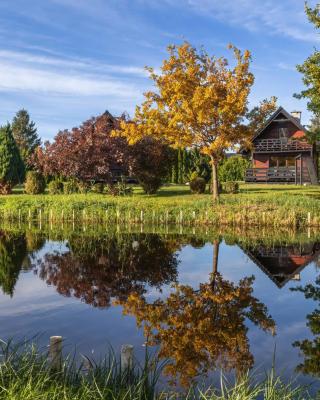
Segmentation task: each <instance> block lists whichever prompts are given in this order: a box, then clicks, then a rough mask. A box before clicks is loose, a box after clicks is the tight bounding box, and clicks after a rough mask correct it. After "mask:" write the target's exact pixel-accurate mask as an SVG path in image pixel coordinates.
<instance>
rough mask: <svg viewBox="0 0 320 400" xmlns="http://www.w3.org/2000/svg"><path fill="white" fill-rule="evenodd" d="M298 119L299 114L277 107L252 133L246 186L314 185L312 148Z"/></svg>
mask: <svg viewBox="0 0 320 400" xmlns="http://www.w3.org/2000/svg"><path fill="white" fill-rule="evenodd" d="M300 119H301V113H300V112H292V114H289V113H288V112H287V111H286V110H285V109H284V108H282V107H280V108H279V109H278V110H277V111H276V112H275V113H274V114H273V115H272V116H271V118H270V119H269V120H268V121H267V123H266V124H265V125H264V127H263V128H262V129H261V130H260V131H258V132H257V133H256V135H255V136H254V138H253V140H252V153H251V155H252V168H249V169H248V170H247V171H246V176H245V181H246V182H255V183H267V182H270V183H276V182H278V183H296V184H303V183H311V184H314V185H315V184H317V183H318V175H317V161H316V160H317V157H316V152H315V146H313V145H311V144H310V143H308V141H307V140H306V129H305V128H304V126H302V125H301V121H300Z"/></svg>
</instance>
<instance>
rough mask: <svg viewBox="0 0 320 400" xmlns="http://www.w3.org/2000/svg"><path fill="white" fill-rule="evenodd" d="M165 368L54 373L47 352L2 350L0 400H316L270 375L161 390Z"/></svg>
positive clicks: (109, 364) (102, 367)
mask: <svg viewBox="0 0 320 400" xmlns="http://www.w3.org/2000/svg"><path fill="white" fill-rule="evenodd" d="M160 374H161V367H157V366H156V364H155V361H154V360H149V361H147V362H146V364H145V365H144V366H142V367H141V366H140V367H138V366H133V368H132V369H131V370H126V371H121V367H120V363H119V362H117V360H116V358H115V357H114V355H113V354H111V356H110V355H108V356H107V357H106V358H105V359H104V360H103V361H101V362H100V363H99V364H96V363H93V362H90V360H88V359H87V361H86V363H82V364H76V363H75V361H74V358H72V357H71V358H69V359H67V360H66V361H64V363H63V365H62V367H61V370H59V371H57V370H53V369H52V368H51V366H50V362H48V356H47V354H46V353H45V352H40V351H38V350H37V348H36V347H34V346H32V345H30V344H28V345H24V346H21V345H18V346H13V345H12V344H9V345H8V344H5V343H2V344H1V346H0V399H1V400H2V399H3V400H18V399H19V400H22V399H23V400H71V399H72V400H98V399H99V400H104V399H108V400H109V399H110V400H111V399H112V400H160V399H161V400H165V399H168V400H169V399H177V400H178V399H181V400H182V399H189V400H197V399H202V400H233V399H234V400H259V399H265V400H284V399H286V400H298V399H313V398H315V397H311V396H309V394H308V391H307V389H306V388H303V387H299V386H297V385H295V384H286V383H284V382H283V381H282V380H281V378H280V377H276V376H275V374H274V372H273V371H272V372H271V373H270V374H268V375H267V376H265V377H264V378H262V379H260V381H259V382H257V377H256V378H255V379H253V378H252V377H250V376H249V374H247V375H245V376H242V378H238V380H237V381H236V382H234V383H232V384H229V383H227V382H226V381H225V380H224V379H222V381H221V385H220V387H218V388H216V387H207V388H205V387H203V386H202V387H201V388H200V387H192V388H189V389H186V390H185V391H182V390H179V391H178V390H177V389H174V388H172V387H170V388H163V389H161V390H160V389H159V388H158V380H159V377H160Z"/></svg>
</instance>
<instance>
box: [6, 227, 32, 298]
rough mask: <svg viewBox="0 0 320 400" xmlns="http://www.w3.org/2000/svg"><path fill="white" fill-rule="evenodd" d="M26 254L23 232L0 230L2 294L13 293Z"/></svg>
mask: <svg viewBox="0 0 320 400" xmlns="http://www.w3.org/2000/svg"><path fill="white" fill-rule="evenodd" d="M26 255H27V245H26V239H25V235H24V234H19V233H16V234H15V233H7V232H3V231H0V287H1V288H2V291H3V293H4V294H8V295H10V296H12V295H13V292H14V287H15V285H16V282H17V280H18V277H19V273H20V271H21V269H22V268H23V264H24V261H25V258H26Z"/></svg>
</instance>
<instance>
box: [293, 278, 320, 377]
mask: <svg viewBox="0 0 320 400" xmlns="http://www.w3.org/2000/svg"><path fill="white" fill-rule="evenodd" d="M291 290H292V291H299V292H301V293H303V294H304V296H305V298H306V299H311V300H314V301H316V302H318V307H319V306H320V305H319V302H320V276H318V277H317V278H316V280H315V283H314V284H312V283H309V284H308V285H305V286H298V287H296V288H291ZM307 321H308V322H307V326H308V328H309V329H310V331H311V333H312V335H314V338H313V339H304V340H297V341H296V342H294V343H293V346H294V347H298V348H299V349H300V351H301V353H302V355H303V357H304V361H303V362H302V363H301V364H299V365H298V367H297V370H298V371H300V372H302V373H304V374H308V375H312V376H315V377H320V309H319V308H316V309H315V310H314V311H313V312H312V313H311V314H308V315H307Z"/></svg>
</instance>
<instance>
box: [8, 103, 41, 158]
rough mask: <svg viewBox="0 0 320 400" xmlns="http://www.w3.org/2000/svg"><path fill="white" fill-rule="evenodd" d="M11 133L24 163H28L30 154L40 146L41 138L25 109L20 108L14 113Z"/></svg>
mask: <svg viewBox="0 0 320 400" xmlns="http://www.w3.org/2000/svg"><path fill="white" fill-rule="evenodd" d="M12 133H13V137H14V139H15V141H16V143H17V146H18V148H19V151H20V154H21V157H22V159H23V161H24V163H25V165H28V162H29V159H30V156H31V155H32V154H33V153H34V151H35V149H36V148H37V147H38V146H40V144H41V140H40V138H39V136H38V132H37V128H36V126H35V123H34V122H33V121H30V116H29V113H28V111H27V110H24V109H22V110H19V111H18V112H17V113H16V115H15V117H14V118H13V121H12Z"/></svg>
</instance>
